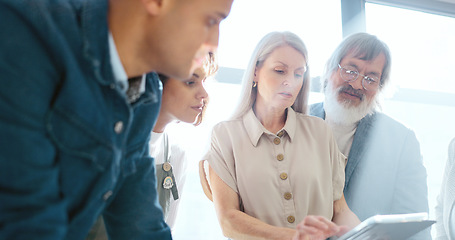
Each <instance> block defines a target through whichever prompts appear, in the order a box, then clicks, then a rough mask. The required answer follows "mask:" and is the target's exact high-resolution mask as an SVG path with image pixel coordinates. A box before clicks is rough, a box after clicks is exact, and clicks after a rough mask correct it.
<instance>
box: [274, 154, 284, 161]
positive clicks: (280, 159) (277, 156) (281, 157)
mask: <svg viewBox="0 0 455 240" xmlns="http://www.w3.org/2000/svg"><path fill="white" fill-rule="evenodd" d="M283 159H284V155H283V154H281V153H280V154H278V155H276V160H278V161H283Z"/></svg>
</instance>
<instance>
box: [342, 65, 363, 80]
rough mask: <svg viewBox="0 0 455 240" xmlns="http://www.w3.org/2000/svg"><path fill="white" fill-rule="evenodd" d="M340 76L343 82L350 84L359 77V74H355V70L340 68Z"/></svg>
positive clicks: (348, 67)
mask: <svg viewBox="0 0 455 240" xmlns="http://www.w3.org/2000/svg"><path fill="white" fill-rule="evenodd" d="M340 75H341V78H342V79H343V80H344V81H346V82H351V81H354V80H356V79H357V77H358V76H359V72H357V69H355V68H353V67H350V66H347V67H341V69H340Z"/></svg>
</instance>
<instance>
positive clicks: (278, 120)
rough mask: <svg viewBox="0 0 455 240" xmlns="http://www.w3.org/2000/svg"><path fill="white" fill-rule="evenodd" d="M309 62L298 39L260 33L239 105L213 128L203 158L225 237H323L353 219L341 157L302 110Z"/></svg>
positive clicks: (327, 132)
mask: <svg viewBox="0 0 455 240" xmlns="http://www.w3.org/2000/svg"><path fill="white" fill-rule="evenodd" d="M307 63H308V54H307V50H306V47H305V45H304V43H303V42H302V40H301V39H300V38H299V37H298V36H296V35H295V34H293V33H290V32H272V33H270V34H268V35H266V36H265V37H264V38H263V39H262V40H261V41H260V42H259V44H258V46H257V47H256V50H255V52H254V53H253V56H252V58H251V61H250V63H249V65H248V67H247V69H246V71H245V75H244V79H243V83H242V84H243V86H242V94H241V101H240V105H239V106H238V107H237V109H236V111H235V113H234V115H233V117H232V119H230V120H228V121H224V122H221V123H219V124H217V125H216V126H215V127H214V129H213V133H212V141H211V149H210V150H209V152H208V153H207V155H206V156H205V159H207V160H208V162H209V165H210V168H209V169H210V170H209V171H210V181H211V188H212V193H213V202H214V205H215V209H216V212H217V215H218V219H219V222H220V225H221V228H222V230H223V233H224V235H225V236H226V237H229V238H232V239H307V238H308V237H311V239H325V238H327V237H329V236H332V235H340V234H342V233H344V232H345V231H347V230H348V229H350V228H352V227H354V226H355V225H357V224H358V223H359V220H358V218H357V217H356V216H355V215H354V214H353V213H352V212H351V211H350V210H349V208H348V206H347V204H346V202H345V200H344V197H343V186H344V164H345V157H344V156H343V154H341V153H340V152H339V151H338V147H337V145H336V142H335V141H334V139H333V137H332V133H331V131H330V130H329V129H328V128H327V126H326V125H325V124H324V122H323V121H322V120H320V119H317V118H315V117H310V116H308V115H306V110H307V101H308V93H309V84H310V82H309V71H308V64H307ZM331 220H332V221H333V222H332V221H331ZM299 222H300V224H298V223H299ZM339 225H345V226H343V227H340V226H339ZM296 229H297V230H296Z"/></svg>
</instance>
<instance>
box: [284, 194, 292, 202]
mask: <svg viewBox="0 0 455 240" xmlns="http://www.w3.org/2000/svg"><path fill="white" fill-rule="evenodd" d="M291 198H292V193H290V192H286V193H285V194H284V199H286V200H289V199H291Z"/></svg>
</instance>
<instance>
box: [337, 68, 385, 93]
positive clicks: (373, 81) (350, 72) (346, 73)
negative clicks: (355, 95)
mask: <svg viewBox="0 0 455 240" xmlns="http://www.w3.org/2000/svg"><path fill="white" fill-rule="evenodd" d="M338 68H340V70H341V71H340V76H341V78H342V79H343V80H344V81H345V82H354V81H355V80H357V78H358V77H359V76H361V77H362V87H363V89H365V90H367V91H376V90H377V89H378V88H379V86H380V85H381V84H380V79H379V78H378V77H376V76H365V75H362V74H360V73H359V71H357V69H356V68H355V67H352V66H344V67H342V66H340V64H338Z"/></svg>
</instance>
